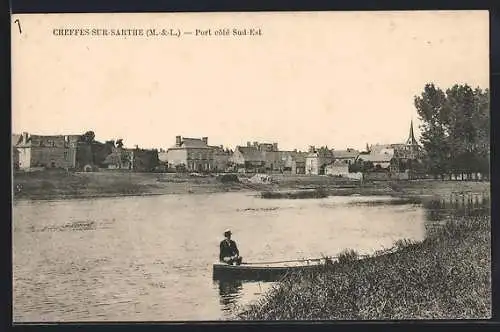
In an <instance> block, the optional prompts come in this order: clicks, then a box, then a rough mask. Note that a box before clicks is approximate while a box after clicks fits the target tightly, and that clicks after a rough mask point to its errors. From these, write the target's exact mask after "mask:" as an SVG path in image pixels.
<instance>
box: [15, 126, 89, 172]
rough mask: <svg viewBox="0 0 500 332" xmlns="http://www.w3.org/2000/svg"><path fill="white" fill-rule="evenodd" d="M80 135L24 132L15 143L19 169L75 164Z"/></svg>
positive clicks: (67, 166) (61, 166) (71, 166)
mask: <svg viewBox="0 0 500 332" xmlns="http://www.w3.org/2000/svg"><path fill="white" fill-rule="evenodd" d="M80 139H81V135H30V134H28V133H26V132H24V133H23V134H22V135H21V136H20V137H19V140H18V141H17V142H16V144H15V148H16V149H17V151H18V155H19V156H18V158H19V162H18V165H19V169H23V170H27V169H30V168H34V167H45V168H68V169H74V168H76V166H77V163H76V154H77V146H78V142H79V141H80Z"/></svg>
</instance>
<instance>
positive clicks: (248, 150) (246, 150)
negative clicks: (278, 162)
mask: <svg viewBox="0 0 500 332" xmlns="http://www.w3.org/2000/svg"><path fill="white" fill-rule="evenodd" d="M236 149H237V150H238V151H240V153H241V154H242V155H243V157H244V158H245V160H246V161H264V160H266V157H265V155H264V153H263V152H262V151H259V150H258V149H257V148H256V147H253V146H238V147H236Z"/></svg>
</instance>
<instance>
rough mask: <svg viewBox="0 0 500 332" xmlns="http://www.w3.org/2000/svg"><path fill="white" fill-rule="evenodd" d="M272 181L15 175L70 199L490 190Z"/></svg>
mask: <svg viewBox="0 0 500 332" xmlns="http://www.w3.org/2000/svg"><path fill="white" fill-rule="evenodd" d="M272 177H273V179H274V182H273V183H272V184H261V183H257V184H255V183H250V182H248V181H246V178H245V177H242V181H241V182H221V181H219V180H218V179H217V177H216V176H207V177H193V176H189V175H187V174H165V173H133V172H118V171H114V172H113V171H103V172H95V173H72V172H65V171H57V170H56V171H42V172H32V173H18V174H15V175H14V197H15V199H31V200H42V199H69V198H93V197H119V196H146V195H166V194H207V193H217V192H231V191H254V192H273V191H279V190H302V189H321V190H322V191H325V192H327V193H328V195H333V196H348V195H363V196H367V195H389V196H397V197H413V196H416V197H420V196H445V195H449V194H450V193H451V192H461V191H473V192H489V186H490V185H489V182H466V181H433V180H426V181H404V182H385V181H381V182H370V183H362V184H361V183H359V182H356V181H353V180H348V179H342V178H335V177H328V176H314V175H273V176H272Z"/></svg>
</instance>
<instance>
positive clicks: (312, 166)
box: [306, 146, 334, 175]
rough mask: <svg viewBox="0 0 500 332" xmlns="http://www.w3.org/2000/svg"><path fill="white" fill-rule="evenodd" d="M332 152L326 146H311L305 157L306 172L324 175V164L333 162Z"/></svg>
mask: <svg viewBox="0 0 500 332" xmlns="http://www.w3.org/2000/svg"><path fill="white" fill-rule="evenodd" d="M333 160H334V157H333V153H332V152H331V151H330V150H329V149H328V148H326V147H321V148H319V149H316V147H314V146H311V147H310V148H309V153H308V154H307V157H306V174H310V175H324V174H325V168H326V165H328V164H330V163H331V162H333Z"/></svg>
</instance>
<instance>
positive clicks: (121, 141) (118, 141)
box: [116, 138, 123, 148]
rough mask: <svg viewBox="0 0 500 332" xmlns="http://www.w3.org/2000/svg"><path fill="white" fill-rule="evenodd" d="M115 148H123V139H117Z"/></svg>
mask: <svg viewBox="0 0 500 332" xmlns="http://www.w3.org/2000/svg"><path fill="white" fill-rule="evenodd" d="M116 147H117V148H123V138H119V139H117V140H116Z"/></svg>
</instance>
